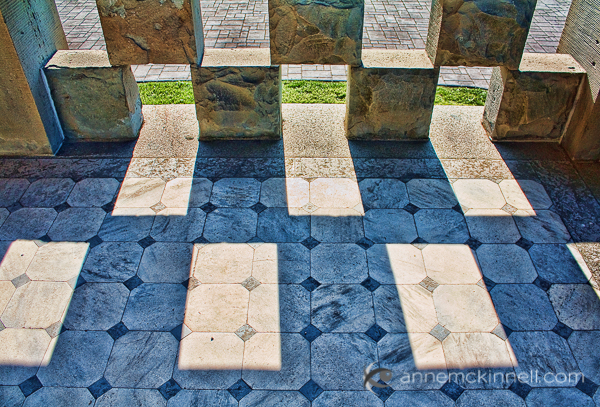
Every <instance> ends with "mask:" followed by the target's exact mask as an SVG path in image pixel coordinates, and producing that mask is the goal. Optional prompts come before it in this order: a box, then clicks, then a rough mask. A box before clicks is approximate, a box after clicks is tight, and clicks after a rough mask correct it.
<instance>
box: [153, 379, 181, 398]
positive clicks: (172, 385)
mask: <svg viewBox="0 0 600 407" xmlns="http://www.w3.org/2000/svg"><path fill="white" fill-rule="evenodd" d="M158 391H159V392H160V394H162V396H163V397H164V398H165V400H170V399H171V398H173V397H175V396H176V395H177V393H179V392H180V391H181V386H179V384H178V383H177V382H176V381H175V380H173V379H170V380H168V381H166V382H165V383H164V384H163V385H162V386H160V387H159V388H158Z"/></svg>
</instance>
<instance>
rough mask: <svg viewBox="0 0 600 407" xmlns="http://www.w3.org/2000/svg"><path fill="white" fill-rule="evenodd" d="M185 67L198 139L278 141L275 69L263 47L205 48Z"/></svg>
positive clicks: (278, 88) (278, 95) (278, 97)
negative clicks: (198, 62)
mask: <svg viewBox="0 0 600 407" xmlns="http://www.w3.org/2000/svg"><path fill="white" fill-rule="evenodd" d="M191 68H192V85H193V87H194V98H195V100H196V114H197V116H198V122H199V124H200V140H238V139H251V140H262V139H279V138H281V67H279V66H271V64H270V59H269V50H268V49H264V48H262V49H260V48H255V49H250V48H246V49H211V50H207V52H206V55H205V57H204V61H203V62H202V66H195V65H192V67H191Z"/></svg>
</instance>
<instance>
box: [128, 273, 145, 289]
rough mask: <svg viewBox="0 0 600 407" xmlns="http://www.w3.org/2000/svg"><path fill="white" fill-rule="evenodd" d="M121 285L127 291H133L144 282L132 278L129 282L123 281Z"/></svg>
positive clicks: (134, 277) (137, 278) (135, 277)
mask: <svg viewBox="0 0 600 407" xmlns="http://www.w3.org/2000/svg"><path fill="white" fill-rule="evenodd" d="M123 284H124V285H125V287H127V289H128V290H129V291H133V290H135V289H136V288H137V287H139V286H140V285H142V284H144V282H143V281H142V280H141V279H140V278H139V277H138V276H133V277H131V278H130V279H129V280H127V281H125V282H124V283H123Z"/></svg>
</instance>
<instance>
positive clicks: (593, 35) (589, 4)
mask: <svg viewBox="0 0 600 407" xmlns="http://www.w3.org/2000/svg"><path fill="white" fill-rule="evenodd" d="M599 33H600V0H573V3H571V9H570V10H569V15H568V16H567V22H566V25H565V29H564V31H563V33H562V37H561V39H560V44H559V46H558V51H557V52H559V53H562V54H570V55H572V56H573V57H574V58H575V59H576V60H577V62H579V64H581V66H582V67H583V68H584V69H585V70H586V71H587V76H586V77H585V78H584V81H583V83H582V87H581V91H580V95H579V99H578V101H577V103H576V104H575V109H574V111H573V118H572V119H571V122H570V124H569V126H568V128H567V130H566V132H565V136H564V138H563V141H562V145H563V147H564V148H565V150H566V151H567V153H568V154H569V155H570V156H571V158H573V159H575V160H598V159H600V97H599V96H600V34H599Z"/></svg>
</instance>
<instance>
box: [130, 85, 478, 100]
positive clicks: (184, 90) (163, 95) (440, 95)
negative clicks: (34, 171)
mask: <svg viewBox="0 0 600 407" xmlns="http://www.w3.org/2000/svg"><path fill="white" fill-rule="evenodd" d="M139 85H140V96H141V97H142V102H143V103H144V104H145V105H168V104H186V103H194V94H193V92H192V83H191V82H189V81H178V82H144V83H140V84H139ZM486 96H487V91H486V90H485V89H473V88H452V87H446V86H439V87H438V88H437V92H436V95H435V104H436V105H458V106H483V105H485V98H486ZM282 102H283V103H339V104H343V103H346V82H322V81H304V80H302V81H283V93H282Z"/></svg>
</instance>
